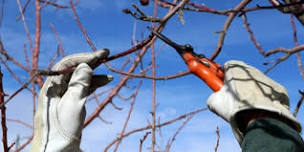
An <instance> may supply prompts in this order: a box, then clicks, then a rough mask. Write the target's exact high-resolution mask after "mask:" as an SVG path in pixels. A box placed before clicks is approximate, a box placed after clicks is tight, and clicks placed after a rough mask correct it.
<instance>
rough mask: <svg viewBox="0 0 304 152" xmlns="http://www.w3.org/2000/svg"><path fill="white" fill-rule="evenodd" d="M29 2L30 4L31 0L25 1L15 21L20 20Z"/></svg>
mask: <svg viewBox="0 0 304 152" xmlns="http://www.w3.org/2000/svg"><path fill="white" fill-rule="evenodd" d="M30 2H31V0H27V1H26V2H25V4H24V6H23V8H22V10H21V12H20V14H19V15H18V16H17V18H16V20H17V21H18V20H20V18H21V16H22V14H24V12H25V10H26V8H27V6H28V5H29V4H30Z"/></svg>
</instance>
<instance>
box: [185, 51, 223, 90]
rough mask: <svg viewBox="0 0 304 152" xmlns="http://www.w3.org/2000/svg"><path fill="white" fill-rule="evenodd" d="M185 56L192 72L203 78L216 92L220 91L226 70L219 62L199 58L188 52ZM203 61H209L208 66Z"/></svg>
mask: <svg viewBox="0 0 304 152" xmlns="http://www.w3.org/2000/svg"><path fill="white" fill-rule="evenodd" d="M183 58H184V61H185V62H186V64H187V66H188V68H189V70H190V72H191V73H193V74H194V75H196V76H197V77H199V78H200V79H201V80H203V81H204V82H205V83H206V84H207V85H208V86H209V88H210V89H212V90H213V91H214V92H217V91H219V90H220V89H221V88H222V87H223V86H224V72H223V71H222V69H221V68H220V65H219V64H217V63H214V62H212V61H210V60H208V59H206V58H202V59H198V58H197V57H195V56H193V55H192V54H191V53H188V52H187V53H184V54H183ZM202 62H205V63H207V64H208V66H206V65H204V64H202Z"/></svg>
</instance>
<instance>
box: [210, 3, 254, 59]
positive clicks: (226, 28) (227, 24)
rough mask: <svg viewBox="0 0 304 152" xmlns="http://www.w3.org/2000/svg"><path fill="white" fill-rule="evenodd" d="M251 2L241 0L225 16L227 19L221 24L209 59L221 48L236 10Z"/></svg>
mask: <svg viewBox="0 0 304 152" xmlns="http://www.w3.org/2000/svg"><path fill="white" fill-rule="evenodd" d="M250 2H251V0H242V1H241V2H240V3H239V4H238V5H237V6H236V7H235V8H234V9H233V10H234V11H233V12H231V13H230V14H229V16H228V18H227V20H226V21H225V24H224V26H223V29H222V31H221V34H220V37H219V39H218V42H217V45H216V49H215V51H214V52H213V54H212V55H211V57H210V60H214V59H215V58H216V57H217V56H218V55H219V53H220V52H221V50H222V46H223V44H224V39H225V36H226V33H227V31H228V28H229V27H230V24H231V23H232V21H233V19H234V18H235V16H236V15H237V13H238V12H240V11H241V10H242V9H243V8H244V7H246V6H247V4H249V3H250Z"/></svg>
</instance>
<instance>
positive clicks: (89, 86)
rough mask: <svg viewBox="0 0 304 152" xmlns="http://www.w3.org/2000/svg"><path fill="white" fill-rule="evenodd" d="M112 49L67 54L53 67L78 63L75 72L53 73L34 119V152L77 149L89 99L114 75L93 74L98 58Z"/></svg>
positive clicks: (45, 86) (101, 57)
mask: <svg viewBox="0 0 304 152" xmlns="http://www.w3.org/2000/svg"><path fill="white" fill-rule="evenodd" d="M108 54H109V51H108V50H99V51H96V52H94V53H80V54H75V55H71V56H67V57H65V58H63V59H62V60H61V61H59V62H58V63H57V64H56V65H55V66H54V67H53V68H52V70H56V71H57V70H63V69H66V68H68V67H71V66H77V68H76V69H75V70H74V72H73V74H62V75H58V76H49V77H48V78H47V80H46V81H45V83H44V85H43V87H42V88H41V91H40V94H39V99H38V100H39V103H38V109H37V112H36V114H35V120H34V139H33V144H32V148H31V151H32V152H55V151H56V152H57V151H64V152H77V151H80V148H79V145H80V140H81V132H82V128H83V123H84V119H85V115H86V112H85V105H84V104H85V101H86V99H87V97H88V96H89V95H90V93H92V92H93V91H94V90H95V89H97V88H98V87H100V86H103V85H105V84H107V83H108V82H110V81H111V80H112V76H109V75H98V76H93V77H92V75H93V70H92V69H94V68H95V67H97V66H98V62H97V61H98V60H101V59H103V58H106V57H107V56H108Z"/></svg>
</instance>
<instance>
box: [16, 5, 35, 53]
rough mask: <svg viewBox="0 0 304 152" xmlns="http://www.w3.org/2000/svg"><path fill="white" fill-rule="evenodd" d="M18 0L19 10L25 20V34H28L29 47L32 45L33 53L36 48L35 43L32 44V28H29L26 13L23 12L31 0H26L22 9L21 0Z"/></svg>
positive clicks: (23, 20)
mask: <svg viewBox="0 0 304 152" xmlns="http://www.w3.org/2000/svg"><path fill="white" fill-rule="evenodd" d="M16 1H17V5H18V8H19V12H20V17H21V19H22V22H23V27H24V30H25V34H26V37H27V40H28V42H29V47H30V50H31V52H32V53H33V52H34V50H33V44H32V38H31V34H30V30H29V28H28V26H27V23H26V20H25V17H24V14H23V13H24V11H25V8H26V6H27V5H28V3H29V1H30V0H28V1H27V2H26V4H25V6H24V9H22V6H21V3H20V0H16Z"/></svg>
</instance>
